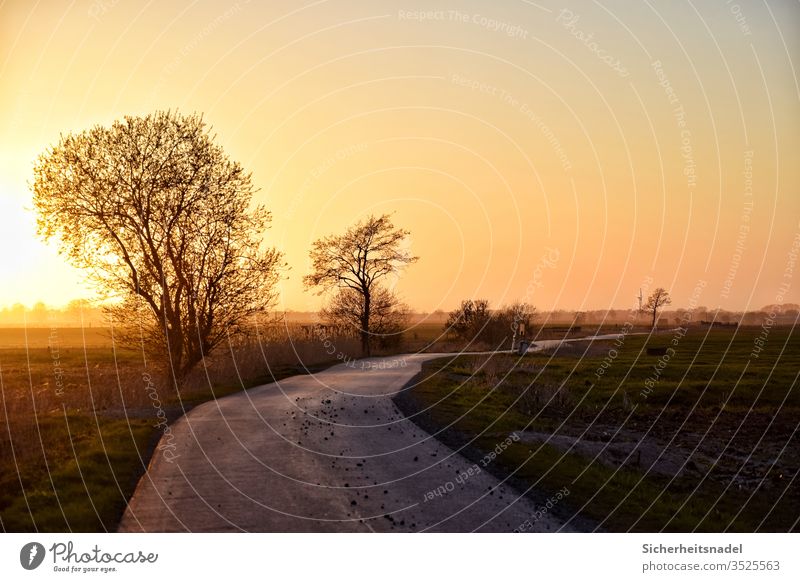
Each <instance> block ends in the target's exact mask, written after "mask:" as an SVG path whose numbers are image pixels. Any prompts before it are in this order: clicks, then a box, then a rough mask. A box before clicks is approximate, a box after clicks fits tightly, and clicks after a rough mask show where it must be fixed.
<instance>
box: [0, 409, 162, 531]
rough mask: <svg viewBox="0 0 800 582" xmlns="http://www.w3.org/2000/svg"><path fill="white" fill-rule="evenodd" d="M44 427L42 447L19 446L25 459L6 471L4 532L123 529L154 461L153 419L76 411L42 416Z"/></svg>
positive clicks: (1, 501) (0, 504)
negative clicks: (131, 501) (23, 448)
mask: <svg viewBox="0 0 800 582" xmlns="http://www.w3.org/2000/svg"><path fill="white" fill-rule="evenodd" d="M39 431H40V434H41V436H42V438H41V441H40V442H39V448H38V450H34V451H15V454H16V455H17V460H18V464H14V465H13V468H14V470H13V471H12V472H6V471H4V474H3V477H2V485H1V486H0V491H2V493H0V508H2V513H0V517H2V526H3V529H4V530H5V531H43V532H59V531H76V532H96V531H113V530H114V529H116V526H117V523H119V520H120V518H121V517H122V513H123V511H124V510H125V506H126V503H127V500H128V499H129V498H130V496H131V495H132V493H133V490H134V488H135V486H136V481H137V480H138V477H139V476H140V475H141V474H142V472H143V468H144V467H145V466H146V462H147V459H148V458H149V455H150V451H149V450H148V449H149V446H150V444H149V443H150V442H151V441H152V437H153V427H152V423H151V422H149V421H147V420H144V419H131V420H130V421H127V420H125V419H109V418H103V417H97V418H96V419H92V418H90V417H89V416H88V415H86V414H78V413H74V412H73V413H65V414H64V415H62V416H61V417H59V416H55V415H54V416H48V417H46V418H43V419H41V422H40V424H39ZM43 451H44V453H46V454H44V453H43ZM132 468H133V470H132ZM23 491H24V493H22V492H23Z"/></svg>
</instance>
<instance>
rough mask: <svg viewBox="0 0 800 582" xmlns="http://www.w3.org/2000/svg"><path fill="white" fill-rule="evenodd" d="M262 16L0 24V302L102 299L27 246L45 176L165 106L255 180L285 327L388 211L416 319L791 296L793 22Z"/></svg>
mask: <svg viewBox="0 0 800 582" xmlns="http://www.w3.org/2000/svg"><path fill="white" fill-rule="evenodd" d="M265 4H268V5H267V6H263V5H261V3H256V2H245V1H243V0H242V1H239V2H238V3H227V2H226V3H220V2H185V3H182V2H168V3H150V4H148V5H142V4H141V3H135V2H129V1H126V0H94V1H90V0H87V1H77V2H57V1H53V2H46V3H38V4H37V5H35V6H34V5H33V4H32V3H29V2H23V1H19V2H13V1H12V2H10V3H9V2H6V3H4V4H3V5H2V8H0V14H1V16H0V236H2V237H3V240H2V245H0V281H2V285H1V286H0V305H2V304H10V303H13V302H22V303H25V304H28V305H31V304H32V303H34V302H35V301H38V300H42V301H45V302H46V303H48V304H51V305H61V304H65V303H66V302H68V301H69V300H70V299H73V298H76V297H80V296H89V295H91V290H90V289H85V288H83V287H82V285H81V274H80V273H79V272H77V271H75V270H74V269H72V268H70V267H68V266H66V265H64V263H63V260H62V259H61V258H60V257H58V255H57V253H56V249H55V248H52V247H48V246H45V245H44V244H43V243H41V242H40V241H39V240H37V239H36V237H35V236H34V226H33V225H34V217H33V216H32V215H31V213H30V211H29V209H30V207H31V194H30V192H29V190H28V187H27V183H28V182H29V181H30V179H31V168H32V165H33V161H34V160H35V158H36V156H37V155H38V154H39V153H40V152H41V151H43V150H44V149H45V148H46V147H47V146H48V144H51V143H53V142H54V141H55V140H56V139H57V138H58V135H59V133H61V132H69V131H80V130H82V129H85V128H87V127H90V126H91V125H92V124H96V123H100V124H108V123H110V122H111V121H112V120H114V119H116V118H119V117H121V116H123V115H126V114H143V113H146V112H149V111H152V110H155V109H166V108H173V109H175V108H177V109H180V110H181V111H184V112H187V113H188V112H192V111H200V112H203V113H204V115H205V118H206V120H207V121H208V122H209V123H210V124H212V125H213V127H214V130H215V132H216V134H217V136H218V140H219V142H220V143H221V144H222V145H223V146H224V147H225V148H226V150H227V151H228V153H229V154H230V155H231V156H232V157H233V158H235V159H237V160H239V161H240V162H242V163H243V164H244V165H245V167H247V168H248V169H249V170H251V171H252V172H253V175H254V181H255V183H256V184H257V185H258V186H259V187H260V188H261V190H260V192H259V194H258V199H259V201H261V202H264V203H265V204H266V205H267V206H268V207H269V208H270V209H271V210H272V212H273V215H274V222H273V227H272V229H271V230H270V231H269V232H268V233H266V237H267V240H268V241H270V242H271V243H272V244H274V245H276V246H278V247H279V248H281V249H282V250H283V251H284V252H285V253H286V259H287V261H288V262H289V264H290V265H291V266H292V269H291V270H290V271H289V272H288V273H287V279H286V280H285V281H284V282H283V284H282V299H281V307H283V308H289V309H298V310H311V309H316V308H317V307H318V306H319V298H318V297H316V296H314V295H312V294H309V293H305V292H304V291H303V287H302V282H301V279H302V276H303V274H305V273H306V272H307V270H308V248H309V246H310V243H311V241H312V240H314V239H315V238H318V237H320V236H322V235H325V234H329V233H333V232H337V231H341V230H342V229H344V228H345V227H346V226H347V225H349V224H351V223H352V222H354V221H356V220H357V219H359V218H360V217H363V216H364V215H366V214H369V213H383V212H395V222H396V223H397V224H398V225H400V226H402V227H404V228H407V229H409V230H410V231H411V232H412V235H411V237H410V239H409V241H408V244H409V245H410V248H411V249H412V250H413V252H414V253H416V254H417V255H419V256H420V261H419V262H418V263H417V264H416V265H413V266H412V267H410V268H409V269H408V270H407V271H406V272H404V273H403V274H402V276H401V277H400V278H399V280H397V281H393V282H392V284H394V285H396V286H395V289H396V290H397V291H398V292H399V293H400V294H401V295H402V296H403V297H404V298H405V300H406V301H407V302H408V303H409V304H410V305H412V306H413V307H414V308H416V309H419V310H433V309H437V308H442V309H451V308H452V307H453V306H454V305H455V304H457V302H458V301H459V300H460V299H463V298H467V297H486V298H488V299H490V301H492V303H493V304H495V305H499V304H503V303H507V302H511V301H515V300H520V299H522V300H527V301H529V302H531V303H533V304H534V305H536V306H537V307H538V308H539V309H543V310H547V309H553V308H570V309H594V308H605V307H616V308H624V307H629V306H630V305H631V304H632V302H633V300H634V298H635V296H636V294H637V293H638V290H639V288H640V287H641V286H642V281H645V280H647V278H652V279H653V281H654V283H655V284H657V285H661V286H664V287H666V288H668V289H669V290H670V291H671V292H672V294H673V296H674V298H675V304H676V305H685V304H687V303H688V302H689V300H690V298H691V296H692V292H693V289H695V287H696V286H697V284H698V282H699V281H705V282H706V287H705V288H704V290H703V293H702V294H701V296H700V297H699V298H698V300H699V304H701V305H706V306H709V307H716V306H720V307H722V308H724V309H746V308H758V307H761V306H762V305H764V304H767V303H774V302H775V301H776V296H778V295H779V294H782V298H783V300H784V301H786V302H790V301H794V302H797V301H798V300H800V292H798V289H800V280H797V278H800V267H799V266H797V265H795V266H794V267H793V268H792V266H791V255H792V249H793V248H795V249H796V248H797V244H798V243H795V247H793V241H796V240H800V239H796V237H798V236H800V191H799V190H800V189H799V188H798V186H800V169H799V168H798V164H797V163H796V161H795V159H796V155H797V154H796V152H797V151H800V147H799V146H800V143H798V140H799V137H800V115H798V114H799V113H800V101H799V100H800V91H798V84H797V78H796V75H795V70H796V69H797V68H798V67H797V58H798V54H800V52H799V51H798V34H797V32H798V27H797V25H798V22H800V18H798V17H800V5H798V4H796V3H791V2H768V3H767V4H766V5H752V6H751V5H747V4H744V3H743V5H742V6H739V5H738V4H735V3H731V2H728V3H725V2H722V1H720V2H714V3H700V2H693V3H689V2H649V3H641V4H640V3H630V2H623V1H616V2H604V3H602V4H595V3H590V2H559V3H548V2H537V3H531V2H523V1H521V0H514V1H508V2H496V3H491V4H488V3H485V2H483V3H481V2H464V1H461V2H444V3H439V4H437V6H436V8H435V10H434V11H432V12H431V11H430V8H428V10H429V12H427V13H424V12H420V10H424V9H425V8H424V7H425V6H426V3H423V2H417V3H409V4H406V3H389V2H374V1H372V2H366V1H364V2H333V1H328V2H326V1H317V2H309V3H307V4H306V5H305V6H302V5H299V4H297V3H296V2H288V1H286V2H278V1H270V2H268V3H265ZM428 4H429V3H428ZM565 6H566V7H567V8H564V7H565ZM751 203H752V205H751ZM787 282H788V283H789V284H790V287H789V288H788V290H787V289H786V288H785V286H784V287H782V285H785V283H787ZM782 288H783V289H784V291H783V292H781V289H782Z"/></svg>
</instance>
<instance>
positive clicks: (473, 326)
mask: <svg viewBox="0 0 800 582" xmlns="http://www.w3.org/2000/svg"><path fill="white" fill-rule="evenodd" d="M490 319H491V313H490V312H489V301H488V300H486V299H474V300H473V299H465V300H463V301H462V302H461V305H459V306H458V308H457V309H454V310H453V311H451V312H450V313H449V315H448V317H447V321H446V322H445V324H444V325H445V329H446V330H447V331H453V332H454V333H455V334H456V335H457V336H458V337H460V338H461V339H464V340H470V339H477V337H478V336H479V335H480V334H481V331H483V330H484V329H485V328H486V326H487V324H488V322H489V320H490Z"/></svg>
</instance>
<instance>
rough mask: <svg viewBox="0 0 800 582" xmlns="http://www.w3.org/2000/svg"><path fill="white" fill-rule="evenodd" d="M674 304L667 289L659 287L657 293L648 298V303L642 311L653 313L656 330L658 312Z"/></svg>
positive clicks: (653, 324)
mask: <svg viewBox="0 0 800 582" xmlns="http://www.w3.org/2000/svg"><path fill="white" fill-rule="evenodd" d="M670 303H672V298H671V297H670V296H669V293H667V291H666V289H664V288H663V287H658V288H657V289H656V290H655V291H653V292H652V293H651V294H650V297H648V298H647V303H645V304H644V306H643V307H642V309H643V310H644V311H645V312H646V313H651V314H652V316H653V323H652V326H651V327H652V328H653V329H655V327H656V322H657V321H658V312H659V311H660V310H661V308H662V307H664V306H665V305H669V304H670Z"/></svg>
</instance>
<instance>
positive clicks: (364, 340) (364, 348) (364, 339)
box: [361, 291, 372, 358]
mask: <svg viewBox="0 0 800 582" xmlns="http://www.w3.org/2000/svg"><path fill="white" fill-rule="evenodd" d="M370 299H371V298H370V296H369V291H365V292H364V313H362V314H361V354H362V355H363V356H365V357H367V358H368V357H370V356H371V355H372V352H371V350H370V341H369V340H370V337H369V312H370V309H372V305H371V304H370V303H371V302H370Z"/></svg>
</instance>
